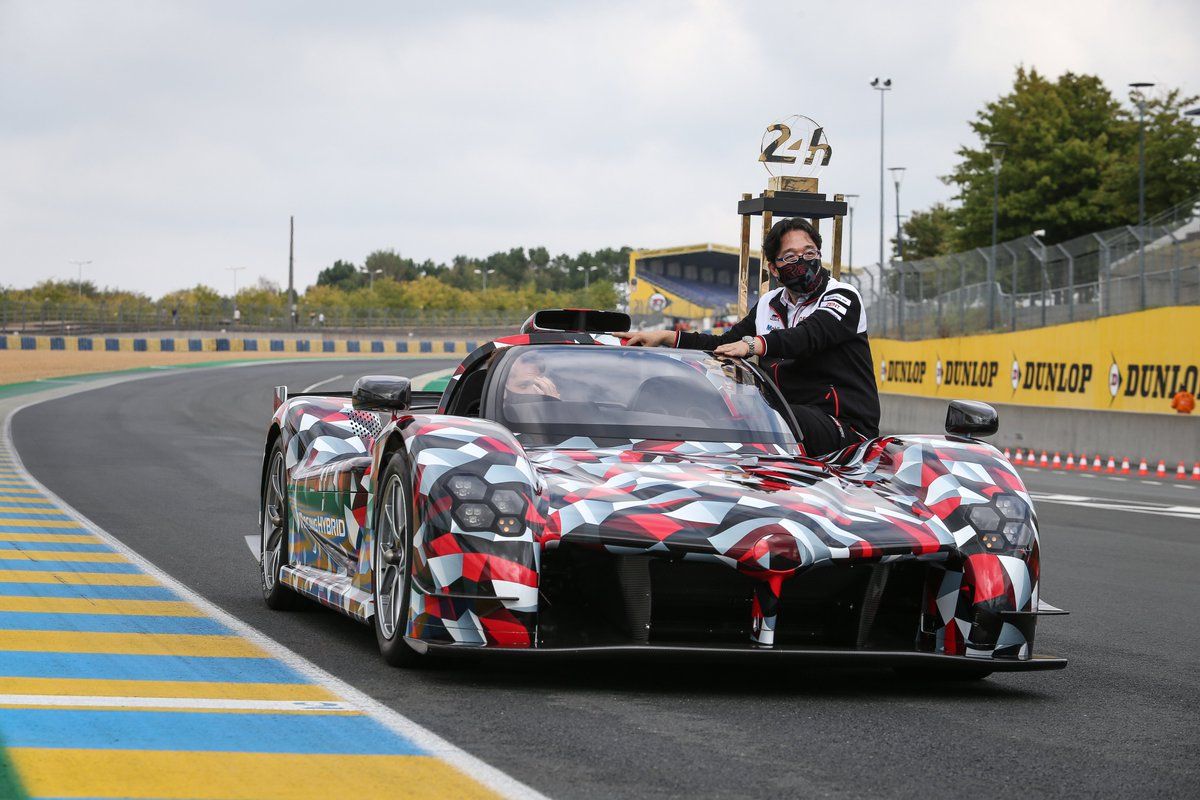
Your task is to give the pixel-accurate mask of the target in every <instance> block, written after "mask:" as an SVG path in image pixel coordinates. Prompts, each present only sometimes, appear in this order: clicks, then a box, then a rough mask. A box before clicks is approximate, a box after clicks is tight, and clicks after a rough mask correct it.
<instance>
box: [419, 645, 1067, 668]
mask: <svg viewBox="0 0 1200 800" xmlns="http://www.w3.org/2000/svg"><path fill="white" fill-rule="evenodd" d="M407 641H408V642H409V644H410V645H411V646H412V647H413V649H415V650H416V651H417V652H421V653H429V654H431V655H437V656H487V657H489V658H537V659H591V660H604V659H610V660H623V659H663V660H675V659H690V660H705V661H742V660H746V659H759V660H766V661H770V660H772V659H774V660H786V661H788V662H791V663H796V664H798V665H807V666H814V667H839V666H840V667H862V668H873V667H879V668H885V667H903V668H913V669H921V668H928V669H930V670H931V671H938V672H950V671H962V672H1035V671H1042V670H1055V669H1063V668H1065V667H1066V666H1067V659H1065V658H1060V657H1058V656H1049V655H1035V656H1032V657H1031V658H1027V659H1017V658H976V657H969V656H950V655H943V654H941V653H918V652H912V651H908V650H811V649H807V650H806V649H799V648H791V649H789V648H775V647H751V646H746V647H707V646H702V645H595V646H587V647H547V648H536V647H522V648H509V647H473V646H462V645H453V644H431V643H428V642H419V641H414V640H412V639H408V640H407Z"/></svg>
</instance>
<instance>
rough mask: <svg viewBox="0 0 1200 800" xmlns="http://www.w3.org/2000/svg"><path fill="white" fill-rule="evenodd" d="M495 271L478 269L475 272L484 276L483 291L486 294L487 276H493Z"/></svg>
mask: <svg viewBox="0 0 1200 800" xmlns="http://www.w3.org/2000/svg"><path fill="white" fill-rule="evenodd" d="M495 271H496V270H494V269H477V270H475V274H476V275H482V276H483V291H485V292H486V291H487V276H488V275H491V274H492V273H493V272H495Z"/></svg>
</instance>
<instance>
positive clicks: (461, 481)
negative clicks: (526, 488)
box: [446, 474, 525, 536]
mask: <svg viewBox="0 0 1200 800" xmlns="http://www.w3.org/2000/svg"><path fill="white" fill-rule="evenodd" d="M446 489H447V490H448V491H449V492H450V494H451V495H452V496H453V497H454V511H453V514H454V520H455V522H457V523H458V524H459V525H461V526H462V528H463V530H468V531H490V530H496V531H498V532H499V533H501V534H503V535H505V536H519V535H520V534H521V531H522V530H524V528H525V526H524V524H523V522H522V520H523V519H524V517H525V499H524V498H523V497H521V495H520V493H519V492H516V491H514V490H513V489H493V488H492V487H491V486H489V485H488V484H487V483H486V482H485V481H484V480H483V479H482V478H480V477H479V476H477V475H467V474H458V475H451V476H450V477H449V478H448V479H447V480H446Z"/></svg>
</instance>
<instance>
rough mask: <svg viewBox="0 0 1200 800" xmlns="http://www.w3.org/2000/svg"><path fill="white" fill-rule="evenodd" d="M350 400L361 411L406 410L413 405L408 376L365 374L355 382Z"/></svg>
mask: <svg viewBox="0 0 1200 800" xmlns="http://www.w3.org/2000/svg"><path fill="white" fill-rule="evenodd" d="M350 402H351V403H352V404H353V406H354V407H355V408H356V409H358V410H359V411H406V410H407V409H408V407H409V406H410V405H412V387H411V386H410V385H409V380H408V378H398V377H396V376H395V375H364V376H363V377H361V378H359V379H358V380H356V381H355V382H354V391H353V392H352V393H351V395H350Z"/></svg>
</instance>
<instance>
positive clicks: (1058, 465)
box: [1050, 451, 1062, 469]
mask: <svg viewBox="0 0 1200 800" xmlns="http://www.w3.org/2000/svg"><path fill="white" fill-rule="evenodd" d="M1050 469H1062V459H1061V458H1059V457H1058V451H1055V453H1054V459H1053V460H1052V461H1051V462H1050Z"/></svg>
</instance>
